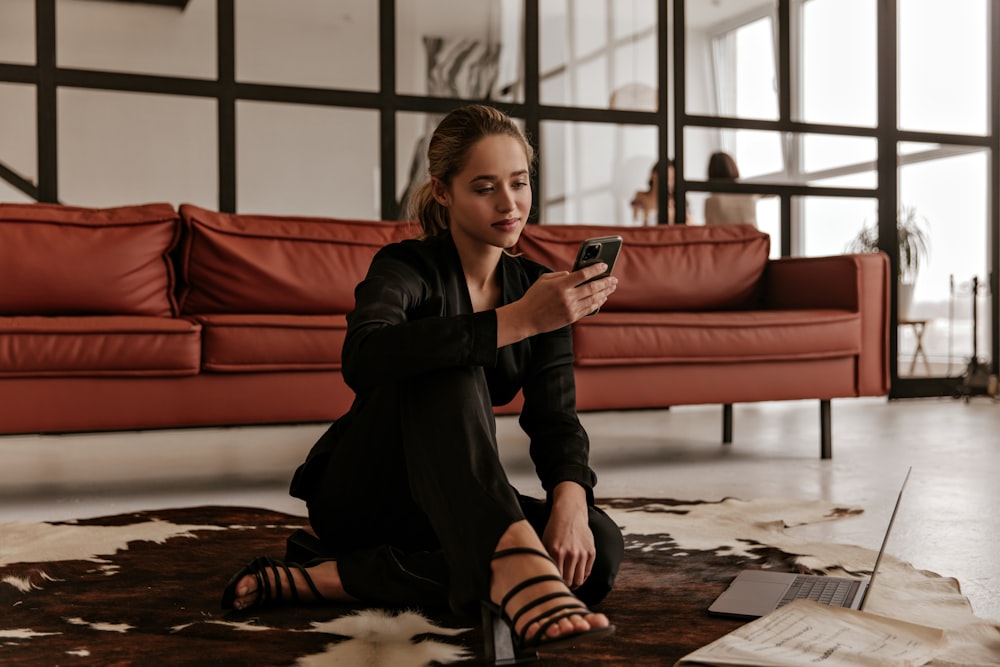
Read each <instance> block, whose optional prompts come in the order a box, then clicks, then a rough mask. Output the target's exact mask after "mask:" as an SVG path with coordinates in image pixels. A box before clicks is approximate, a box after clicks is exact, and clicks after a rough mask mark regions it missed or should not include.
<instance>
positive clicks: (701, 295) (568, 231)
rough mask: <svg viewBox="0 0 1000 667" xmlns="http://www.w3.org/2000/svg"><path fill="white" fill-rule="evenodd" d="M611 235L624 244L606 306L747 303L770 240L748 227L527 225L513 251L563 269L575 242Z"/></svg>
mask: <svg viewBox="0 0 1000 667" xmlns="http://www.w3.org/2000/svg"><path fill="white" fill-rule="evenodd" d="M614 234H617V235H619V236H621V237H622V239H623V240H624V243H623V245H622V249H621V253H620V254H619V256H618V262H617V263H616V264H615V268H614V275H615V276H617V277H618V279H619V283H618V289H617V290H616V291H615V293H614V294H613V295H612V296H611V298H610V299H608V302H607V303H606V304H605V305H604V307H603V310H605V311H612V312H614V311H678V310H684V311H693V310H719V309H724V308H749V307H753V306H755V305H756V302H757V300H758V299H759V296H760V290H761V276H762V275H763V273H764V268H765V266H766V265H767V259H768V253H769V252H770V248H771V245H770V237H769V236H768V235H767V234H765V233H764V232H761V231H760V230H758V229H757V228H756V227H753V226H752V225H712V226H691V225H661V226H656V227H608V226H602V225H528V226H527V227H526V228H525V230H524V232H523V233H522V235H521V239H520V241H518V244H517V247H516V250H517V251H518V252H522V253H524V255H525V256H526V257H528V258H530V259H533V260H535V261H536V262H540V263H542V264H544V265H546V266H548V267H549V268H551V269H553V270H556V271H562V270H569V269H570V268H571V267H572V265H573V261H574V259H576V252H577V249H578V247H579V245H580V241H583V240H584V239H587V238H591V237H595V236H610V235H614Z"/></svg>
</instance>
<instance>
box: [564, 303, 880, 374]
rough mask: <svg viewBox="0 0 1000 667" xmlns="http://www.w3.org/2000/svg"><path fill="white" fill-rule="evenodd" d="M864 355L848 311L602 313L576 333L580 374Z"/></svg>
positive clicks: (855, 317) (855, 318)
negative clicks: (592, 369) (594, 369)
mask: <svg viewBox="0 0 1000 667" xmlns="http://www.w3.org/2000/svg"><path fill="white" fill-rule="evenodd" d="M860 351H861V317H860V315H859V314H858V313H857V312H854V311H848V310H836V309H817V310H755V311H740V312H733V311H716V312H697V313H693V312H673V313H615V312H610V313H609V312H601V313H600V314H598V315H596V316H595V317H591V318H586V319H583V320H581V321H579V322H577V323H576V324H575V325H573V353H574V356H575V358H576V363H577V365H579V366H608V365H643V364H661V363H679V364H684V363H702V362H705V363H727V362H734V361H738V362H739V361H782V360H790V359H796V360H800V359H825V358H832V357H845V356H851V357H853V356H856V355H858V354H859V353H860Z"/></svg>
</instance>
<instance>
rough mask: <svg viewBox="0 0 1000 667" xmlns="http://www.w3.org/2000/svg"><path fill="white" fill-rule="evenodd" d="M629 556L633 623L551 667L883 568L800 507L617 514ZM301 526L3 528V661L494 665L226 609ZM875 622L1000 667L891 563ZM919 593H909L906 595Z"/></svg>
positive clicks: (153, 517) (618, 509)
mask: <svg viewBox="0 0 1000 667" xmlns="http://www.w3.org/2000/svg"><path fill="white" fill-rule="evenodd" d="M602 504H603V505H604V507H605V508H606V509H607V510H608V511H609V513H610V514H611V516H612V517H613V518H614V519H615V520H616V521H617V522H618V523H619V525H621V526H622V527H623V529H624V533H625V534H626V544H627V549H628V551H627V557H626V560H625V563H624V564H623V566H622V570H621V573H620V575H619V580H618V585H617V587H616V589H615V591H614V592H613V593H612V594H611V595H610V596H609V597H608V599H607V600H606V601H605V602H604V604H603V605H602V607H601V610H602V611H604V612H605V613H607V614H608V615H609V616H610V617H611V618H612V620H613V622H614V623H615V624H616V625H617V626H618V632H617V633H616V634H615V635H613V636H612V637H611V638H609V639H607V640H604V641H601V642H595V643H591V644H587V645H585V647H581V649H580V650H579V651H572V650H570V651H562V652H559V653H557V654H552V655H551V656H543V659H542V660H541V661H540V662H538V663H536V664H538V665H539V666H540V667H542V666H546V665H602V666H607V665H668V666H669V665H672V664H673V663H674V661H676V660H677V659H678V658H680V657H682V656H683V655H685V654H687V653H689V652H690V651H692V650H694V649H695V648H697V647H699V646H702V645H704V644H707V643H709V642H711V641H713V640H715V639H717V638H718V637H720V636H722V635H723V634H725V633H727V632H729V631H731V630H733V629H735V628H737V627H739V626H740V625H741V622H740V621H736V620H730V619H720V618H713V617H711V616H709V615H708V614H707V612H706V611H705V610H706V609H707V607H708V605H709V604H710V603H711V601H712V600H713V599H715V597H716V596H717V595H718V594H719V593H720V592H721V591H722V590H723V589H724V588H725V586H726V584H727V583H728V581H729V580H730V579H731V578H732V576H733V575H734V574H735V572H736V571H737V570H738V569H740V568H743V567H771V568H775V569H784V570H793V569H796V568H798V569H803V568H813V569H816V570H820V571H824V572H830V573H841V572H843V571H847V572H851V573H865V572H867V571H868V569H869V568H870V567H871V564H872V563H873V561H874V553H873V552H872V551H870V550H867V549H861V548H858V547H850V546H842V545H830V544H805V543H802V542H801V541H799V540H796V539H794V537H792V536H789V535H788V534H786V532H785V528H786V527H790V526H794V525H801V524H806V523H813V522H817V521H826V520H833V519H838V518H840V517H843V516H847V515H850V514H853V513H857V512H859V511H860V510H858V509H855V508H840V507H835V506H833V505H830V504H827V503H822V502H797V501H788V500H781V499H777V500H758V501H741V500H736V499H726V500H723V501H720V502H688V501H675V500H643V499H632V500H609V501H605V502H604V503H602ZM304 524H305V520H304V519H303V518H302V517H297V516H290V515H287V514H282V513H277V512H272V511H267V510H261V509H252V508H237V507H200V508H189V509H174V510H155V511H148V512H139V513H133V514H124V515H119V516H113V517H103V518H98V519H88V520H80V521H76V522H63V523H9V524H0V605H2V608H3V611H2V613H0V664H3V665H102V666H104V665H153V664H156V665H160V664H163V665H206V664H225V665H301V666H313V665H324V666H352V667H353V666H360V665H366V666H371V667H421V666H423V665H432V664H468V665H472V664H483V663H482V634H481V631H480V629H479V628H477V627H474V626H473V625H472V624H470V622H469V621H468V620H467V619H462V618H457V617H452V616H448V615H441V614H423V613H420V612H419V611H417V610H378V609H364V608H349V607H319V606H308V607H299V608H281V609H270V610H263V611H255V612H248V613H244V614H239V613H229V614H224V613H223V612H221V611H220V610H219V597H220V594H221V591H222V588H223V586H224V585H225V583H226V582H227V581H228V579H229V577H230V576H231V575H232V573H233V572H234V571H236V570H237V569H239V567H240V566H241V565H242V564H243V563H244V562H245V561H246V560H248V559H249V558H250V557H251V556H255V555H264V554H266V555H271V556H274V557H278V558H280V557H282V556H283V553H284V546H285V545H284V541H285V537H286V536H287V535H288V534H289V533H290V532H291V531H292V530H293V529H295V528H299V527H302V526H303V525H304ZM880 577H881V578H880V579H879V583H878V584H877V585H876V592H877V594H873V599H872V601H871V604H870V605H869V611H872V612H874V613H881V614H883V615H887V616H894V617H896V618H901V619H904V620H911V621H915V622H918V623H923V624H926V625H935V626H937V627H944V628H945V629H946V630H947V631H948V635H949V640H950V644H949V648H948V650H947V651H946V653H945V654H944V655H943V656H941V657H940V658H939V659H938V660H936V661H935V663H933V664H935V665H996V664H1000V627H998V625H997V624H994V623H990V622H986V621H983V620H981V619H978V618H976V617H975V616H974V615H973V614H972V612H971V609H970V607H969V604H968V602H967V600H966V599H965V598H964V597H963V596H962V595H961V593H960V591H959V588H958V584H957V582H955V581H954V580H952V579H946V578H942V577H939V576H937V575H935V574H933V573H930V572H921V571H917V570H915V569H913V568H912V567H910V566H909V565H907V564H905V563H902V562H899V561H897V560H894V559H891V558H890V559H889V561H888V563H887V564H886V566H885V569H884V570H883V571H882V572H881V574H880ZM902 591H906V592H905V593H904V592H902Z"/></svg>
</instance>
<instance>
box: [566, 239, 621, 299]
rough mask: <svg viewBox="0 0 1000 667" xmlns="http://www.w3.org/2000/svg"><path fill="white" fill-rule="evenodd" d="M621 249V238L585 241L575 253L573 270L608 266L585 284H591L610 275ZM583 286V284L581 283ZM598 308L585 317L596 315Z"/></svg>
mask: <svg viewBox="0 0 1000 667" xmlns="http://www.w3.org/2000/svg"><path fill="white" fill-rule="evenodd" d="M621 249H622V237H620V236H600V237H597V238H593V239H587V240H586V241H583V242H582V243H580V249H579V250H577V251H576V261H575V262H573V270H574V271H578V270H579V269H582V268H583V267H585V266H590V265H591V264H597V263H598V262H604V263H605V264H607V265H608V269H607V271H605V272H604V273H602V274H601V275H599V276H594V277H593V278H591V279H590V280H587V281H586V282H587V283H589V282H592V281H594V280H597V279H598V278H604V277H605V276H610V275H611V270H612V269H614V268H615V261H616V260H617V259H618V252H619V251H620V250H621ZM582 284H585V283H582ZM598 310H600V308H598V309H597V310H595V311H594V312H592V313H587V317H590V316H591V315H596V314H597V311H598Z"/></svg>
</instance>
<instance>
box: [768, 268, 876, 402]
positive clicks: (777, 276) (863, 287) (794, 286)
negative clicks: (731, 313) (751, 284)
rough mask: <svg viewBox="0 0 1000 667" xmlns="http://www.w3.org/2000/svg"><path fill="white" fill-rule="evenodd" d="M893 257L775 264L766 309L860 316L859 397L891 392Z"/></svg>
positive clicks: (769, 270)
mask: <svg viewBox="0 0 1000 667" xmlns="http://www.w3.org/2000/svg"><path fill="white" fill-rule="evenodd" d="M889 289H890V285H889V257H888V255H886V254H885V253H883V252H877V253H862V254H851V255H833V256H829V257H784V258H781V259H775V260H770V261H769V262H768V263H767V269H766V270H765V272H764V291H763V305H764V307H765V308H769V309H798V308H840V309H844V310H850V311H853V312H857V313H859V314H860V319H861V351H860V353H859V355H858V388H857V389H858V396H884V395H886V394H887V393H888V392H889V303H890V296H889Z"/></svg>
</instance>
